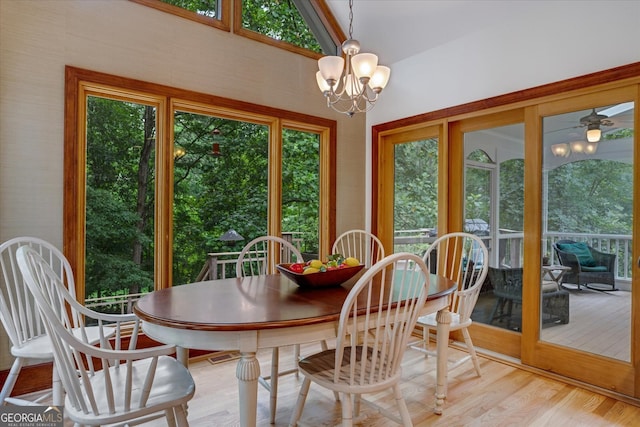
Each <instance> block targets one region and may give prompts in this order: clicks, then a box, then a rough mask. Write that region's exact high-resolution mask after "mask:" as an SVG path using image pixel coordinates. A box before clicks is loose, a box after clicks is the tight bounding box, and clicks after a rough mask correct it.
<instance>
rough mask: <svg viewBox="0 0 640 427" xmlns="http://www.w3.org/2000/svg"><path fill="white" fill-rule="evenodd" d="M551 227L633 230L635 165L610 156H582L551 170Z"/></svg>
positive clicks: (601, 231) (611, 231)
mask: <svg viewBox="0 0 640 427" xmlns="http://www.w3.org/2000/svg"><path fill="white" fill-rule="evenodd" d="M548 179H549V185H548V187H549V198H548V201H549V208H548V209H549V212H548V217H549V223H548V230H549V231H556V232H572V233H594V234H596V233H597V234H630V231H631V226H632V218H633V216H632V212H633V166H632V165H630V164H625V163H620V162H615V161H611V160H597V159H590V160H582V161H578V162H572V163H567V164H565V165H563V166H560V167H558V168H556V169H554V170H551V171H550V172H549V178H548Z"/></svg>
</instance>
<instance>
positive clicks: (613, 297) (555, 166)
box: [541, 102, 634, 361]
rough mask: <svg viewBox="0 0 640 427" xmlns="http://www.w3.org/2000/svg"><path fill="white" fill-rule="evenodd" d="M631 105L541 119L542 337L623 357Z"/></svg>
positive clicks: (626, 351) (627, 314)
mask: <svg viewBox="0 0 640 427" xmlns="http://www.w3.org/2000/svg"><path fill="white" fill-rule="evenodd" d="M633 113H634V104H633V103H632V102H626V103H621V104H615V105H606V106H598V107H596V108H592V109H587V110H580V111H575V112H570V113H564V114H559V115H554V116H548V117H544V119H543V155H542V158H543V166H542V168H543V169H542V171H543V187H542V188H543V194H542V200H543V211H542V216H541V217H542V218H543V223H542V226H543V227H542V228H543V235H542V248H543V249H542V250H543V253H542V254H541V257H542V261H543V262H542V264H543V269H542V284H541V288H542V298H541V304H542V305H541V316H542V318H541V328H542V329H541V338H542V340H544V341H548V342H551V343H554V344H559V345H564V346H568V347H572V348H575V349H578V350H582V351H585V352H589V353H594V354H599V355H603V356H607V357H612V358H615V359H620V360H624V361H630V336H631V335H630V333H631V332H630V326H631V287H630V283H631V266H632V265H633V262H632V259H631V233H632V221H633V214H632V213H633V198H632V195H633V133H634V123H633ZM571 242H575V243H571ZM554 244H555V245H554ZM567 251H568V252H567ZM567 253H568V254H569V255H567ZM605 258H607V259H610V260H611V264H612V265H611V266H609V265H608V264H606V263H605V262H604V261H603V260H604V259H605ZM609 276H611V280H610V279H609ZM612 281H613V285H612V284H611V282H612ZM614 289H617V290H614Z"/></svg>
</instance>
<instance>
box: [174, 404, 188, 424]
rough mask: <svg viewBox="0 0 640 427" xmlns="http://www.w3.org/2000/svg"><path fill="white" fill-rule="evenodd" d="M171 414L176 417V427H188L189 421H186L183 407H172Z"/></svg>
mask: <svg viewBox="0 0 640 427" xmlns="http://www.w3.org/2000/svg"><path fill="white" fill-rule="evenodd" d="M173 412H174V413H175V416H176V423H177V427H189V421H187V414H186V413H185V411H184V406H182V405H178V406H176V407H174V408H173Z"/></svg>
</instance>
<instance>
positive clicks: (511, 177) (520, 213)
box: [500, 159, 524, 231]
mask: <svg viewBox="0 0 640 427" xmlns="http://www.w3.org/2000/svg"><path fill="white" fill-rule="evenodd" d="M500 228H501V229H503V230H514V231H522V230H524V160H523V159H512V160H507V161H504V162H502V163H501V164H500Z"/></svg>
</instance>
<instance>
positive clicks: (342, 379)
mask: <svg viewBox="0 0 640 427" xmlns="http://www.w3.org/2000/svg"><path fill="white" fill-rule="evenodd" d="M351 349H352V348H351V347H347V348H345V349H344V356H343V361H342V365H343V366H342V368H343V369H342V371H341V372H340V376H339V377H338V378H339V379H338V382H335V381H334V374H335V369H334V367H335V361H336V350H335V349H332V350H325V351H322V352H320V353H316V354H313V355H311V356H309V357H305V358H304V359H302V360H300V364H299V368H300V370H301V371H302V373H303V374H305V375H306V376H310V377H313V378H314V381H315V382H316V383H318V384H320V385H322V386H323V387H325V388H328V389H329V390H334V391H337V392H348V393H356V394H357V393H358V392H360V391H362V392H367V393H371V392H375V391H377V390H384V389H387V388H389V384H390V383H393V382H394V381H395V380H396V379H397V378H399V377H400V376H401V374H402V370H401V369H398V371H397V373H396V374H395V375H393V376H390V377H389V378H387V379H386V380H385V381H380V378H378V377H377V376H375V375H374V376H373V378H371V376H370V375H364V376H363V377H366V378H365V381H363V383H362V384H359V386H361V388H362V390H360V388H359V387H358V385H353V384H349V376H350V372H349V368H351V367H353V368H354V370H355V372H360V370H361V368H362V364H361V363H360V359H361V357H362V347H356V349H357V350H356V351H357V353H356V363H355V364H354V365H353V366H352V365H350V358H351ZM367 353H368V357H367V360H368V363H367V364H365V372H366V373H370V372H371V360H372V355H373V352H372V351H371V348H369V349H368V352H367ZM366 380H372V381H366ZM372 387H373V388H372Z"/></svg>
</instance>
